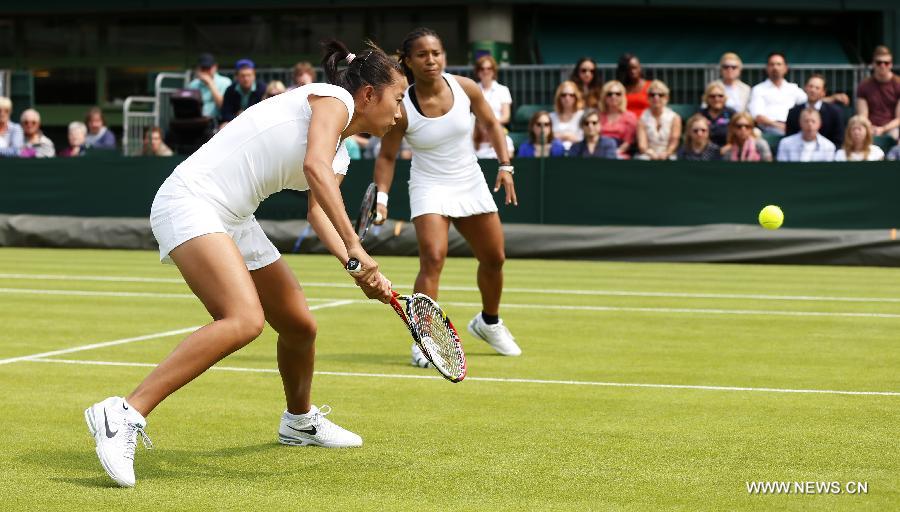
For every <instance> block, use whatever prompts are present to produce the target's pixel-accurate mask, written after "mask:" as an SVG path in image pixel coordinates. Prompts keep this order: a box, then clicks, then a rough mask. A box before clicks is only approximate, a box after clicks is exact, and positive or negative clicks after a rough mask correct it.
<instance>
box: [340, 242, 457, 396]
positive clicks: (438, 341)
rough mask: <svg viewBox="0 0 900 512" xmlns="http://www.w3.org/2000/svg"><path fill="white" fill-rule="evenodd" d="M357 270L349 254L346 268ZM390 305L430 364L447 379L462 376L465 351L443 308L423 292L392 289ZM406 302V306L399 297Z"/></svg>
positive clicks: (455, 378) (453, 380) (355, 262)
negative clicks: (405, 291) (405, 293)
mask: <svg viewBox="0 0 900 512" xmlns="http://www.w3.org/2000/svg"><path fill="white" fill-rule="evenodd" d="M359 270H360V265H359V260H357V259H356V258H350V261H348V262H347V271H348V272H350V273H353V272H358V271H359ZM393 295H394V296H393V297H391V307H392V308H394V311H396V312H397V315H399V316H400V318H401V319H403V322H404V323H405V324H406V327H407V328H408V329H409V333H410V334H412V338H413V341H414V342H415V343H416V345H418V346H419V350H421V351H422V353H423V354H425V357H426V358H428V360H429V361H430V362H431V365H432V366H434V368H435V369H436V370H437V371H438V372H440V374H441V375H442V376H443V377H444V378H445V379H447V380H449V381H450V382H460V381H461V380H463V379H465V378H466V371H467V367H466V354H465V352H463V347H462V342H461V341H460V339H459V333H458V332H456V327H453V323H452V322H451V321H450V318H448V317H447V314H446V313H444V310H443V309H441V307H440V306H439V305H438V303H437V302H435V301H434V300H433V299H432V298H431V297H429V296H427V295H425V294H424V293H414V294H412V296H409V295H400V294H399V293H397V292H393ZM401 300H402V301H403V302H405V303H406V308H405V309H404V307H403V306H402V305H401V304H400V301H401Z"/></svg>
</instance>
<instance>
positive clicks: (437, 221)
mask: <svg viewBox="0 0 900 512" xmlns="http://www.w3.org/2000/svg"><path fill="white" fill-rule="evenodd" d="M400 64H401V65H402V66H403V69H404V71H405V73H406V78H407V80H409V82H410V83H411V84H412V85H410V87H409V89H407V91H406V96H405V97H404V99H403V105H402V109H403V116H402V118H401V119H400V121H398V123H397V126H396V127H394V129H393V130H391V131H390V132H389V133H388V134H387V135H386V136H385V137H384V139H382V141H381V151H380V153H379V155H378V159H377V160H376V162H375V183H376V184H377V186H378V191H379V194H378V195H379V200H378V203H379V204H378V213H379V214H380V221H381V222H384V219H386V218H387V199H388V191H389V190H390V188H391V183H392V181H393V179H394V165H395V160H396V155H397V152H398V151H399V150H400V143H401V141H402V139H403V137H404V136H405V137H406V140H407V142H408V143H409V144H410V146H411V147H412V153H413V156H412V164H411V169H410V180H409V201H410V210H411V216H412V221H413V224H414V225H415V227H416V238H417V239H418V243H419V274H418V276H417V277H416V283H415V291H416V292H420V293H424V294H426V295H428V296H430V297H432V298H437V296H438V288H439V282H440V278H441V270H442V269H443V267H444V261H445V260H446V258H447V242H448V232H449V229H450V223H451V222H452V223H453V225H454V226H456V229H457V231H459V233H460V234H461V235H462V236H463V237H464V238H465V239H466V241H467V242H468V243H469V247H471V248H472V252H473V253H474V254H475V258H476V259H477V260H478V289H479V290H480V291H481V303H482V311H481V312H480V313H478V314H476V315H475V317H474V318H473V319H472V321H471V322H469V331H470V332H471V333H472V334H474V335H475V336H477V337H479V338H481V339H482V340H484V341H486V342H487V343H488V344H490V346H491V347H493V348H494V350H496V351H497V352H499V353H500V354H503V355H507V356H517V355H519V354H521V353H522V351H521V349H519V346H518V345H517V344H516V341H515V339H514V338H513V336H512V334H510V332H509V330H508V329H507V328H506V326H505V325H504V324H503V320H501V319H500V296H501V294H502V292H503V263H504V261H505V259H506V254H505V251H504V247H503V227H502V226H501V224H500V216H499V215H498V214H497V205H496V203H494V199H493V197H492V196H491V191H490V190H488V186H487V182H486V181H485V178H484V174H483V173H482V171H481V167H480V166H479V165H478V159H477V158H476V157H475V149H474V147H473V145H472V127H473V124H472V114H473V113H474V114H475V118H476V121H477V122H478V123H481V124H482V126H484V127H486V128H487V132H488V134H489V136H490V141H491V145H492V146H493V147H494V150H495V151H496V152H497V157H498V160H499V162H500V167H499V170H498V172H497V180H496V182H495V183H494V192H497V191H498V190H500V187H501V186H502V187H503V188H504V189H505V192H506V204H510V203H512V204H518V203H517V201H516V191H515V187H514V185H513V167H512V165H510V160H509V158H510V157H509V152H508V151H507V148H506V137H505V134H504V133H503V128H502V127H501V125H500V123H499V121H497V118H496V117H495V116H494V113H493V111H492V110H491V107H490V105H489V104H488V103H487V101H486V100H485V99H484V95H483V94H482V92H481V89H480V88H479V87H478V84H476V83H475V82H474V81H472V80H470V79H468V78H465V77H461V76H454V75H450V74H447V73H444V66H445V64H446V60H445V54H444V47H443V44H442V43H441V39H440V37H439V36H438V35H437V33H435V32H434V31H433V30H431V29H427V28H418V29H416V30H413V31H412V32H410V33H409V34H407V36H406V38H405V39H404V41H403V45H402V48H401V50H400ZM412 364H413V365H415V366H421V367H426V366H428V364H429V363H428V360H427V359H426V358H425V357H424V356H423V355H422V353H421V351H420V350H419V348H418V347H417V346H416V345H415V344H413V345H412Z"/></svg>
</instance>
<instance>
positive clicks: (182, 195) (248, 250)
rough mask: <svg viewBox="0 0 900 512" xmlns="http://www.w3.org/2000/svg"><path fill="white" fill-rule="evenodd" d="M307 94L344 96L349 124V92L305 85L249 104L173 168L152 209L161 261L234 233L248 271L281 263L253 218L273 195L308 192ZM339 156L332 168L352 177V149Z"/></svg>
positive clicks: (342, 148)
mask: <svg viewBox="0 0 900 512" xmlns="http://www.w3.org/2000/svg"><path fill="white" fill-rule="evenodd" d="M309 96H330V97H334V98H338V99H339V100H341V101H342V102H343V103H344V104H345V105H346V107H347V112H348V113H349V115H348V117H347V124H349V123H350V119H351V118H352V117H353V96H351V95H350V93H349V92H347V91H346V90H345V89H344V88H342V87H338V86H336V85H331V84H323V83H316V84H310V85H305V86H303V87H299V88H297V89H293V90H290V91H288V92H286V93H283V94H279V95H278V96H273V97H272V98H269V99H267V100H265V101H262V102H260V103H257V104H256V105H253V106H251V107H250V108H248V109H247V110H245V111H244V112H243V113H242V114H241V115H240V116H238V117H237V118H236V119H235V120H234V121H232V122H230V123H228V125H227V126H225V128H223V129H222V131H220V132H219V133H217V134H216V135H215V136H214V137H213V138H212V139H210V141H209V142H207V143H206V144H204V145H203V146H202V147H201V148H200V149H199V150H197V152H195V153H194V154H193V155H191V156H190V157H188V158H187V159H186V160H185V161H184V162H182V163H181V164H180V165H179V166H178V167H176V168H175V171H174V172H173V173H172V175H171V176H169V177H168V178H167V179H166V181H165V182H164V183H163V184H162V187H160V189H159V192H157V194H156V198H154V200H153V206H152V207H151V209H150V227H151V228H152V229H153V235H154V236H155V237H156V240H157V241H158V242H159V255H160V260H161V261H163V262H164V263H171V259H170V258H169V252H171V251H172V249H174V248H176V247H178V246H179V245H181V244H183V243H184V242H186V241H188V240H190V239H192V238H196V237H198V236H201V235H205V234H209V233H228V234H229V235H230V236H231V238H233V239H234V241H235V243H236V244H237V246H238V249H239V250H240V252H241V255H242V256H243V258H244V262H245V263H246V264H247V268H248V269H249V270H256V269H259V268H262V267H265V266H266V265H269V264H271V263H273V262H275V261H276V260H277V259H278V258H279V257H280V254H279V252H278V249H276V248H275V246H274V245H273V244H272V242H271V241H269V239H268V238H267V237H266V235H265V233H263V230H262V228H261V227H260V225H259V223H258V222H257V221H256V218H255V217H254V216H253V212H255V211H256V209H257V207H259V204H260V203H261V202H262V201H263V200H264V199H265V198H267V197H269V196H270V195H272V194H274V193H275V192H278V191H280V190H283V189H291V190H301V191H302V190H308V189H309V185H308V184H307V182H306V175H305V174H304V173H303V160H304V158H306V144H307V132H308V130H309V121H310V118H311V117H312V109H311V108H310V106H309V101H308V98H309ZM344 128H346V126H345V127H344ZM335 152H336V154H335V158H334V161H333V164H332V167H333V169H334V171H335V173H339V174H346V173H347V167H348V166H349V165H350V156H349V154H348V153H347V149H346V147H345V146H344V145H343V144H341V143H340V142H339V143H338V145H337V147H336V148H335Z"/></svg>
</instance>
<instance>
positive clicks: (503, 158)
mask: <svg viewBox="0 0 900 512" xmlns="http://www.w3.org/2000/svg"><path fill="white" fill-rule="evenodd" d="M454 78H455V79H456V81H457V82H459V85H461V86H462V88H463V90H464V91H465V92H466V96H468V97H469V101H470V102H471V103H472V113H473V114H475V119H477V120H478V122H479V123H481V125H482V126H484V127H486V128H487V130H488V135H489V136H490V137H491V146H493V147H494V151H495V152H496V153H497V161H498V162H500V169H501V170H498V171H497V181H496V183H494V192H496V191H498V190H500V187H501V186H503V188H504V189H505V190H506V204H510V203H511V204H514V205H516V206H518V204H519V200H518V198H516V186H515V184H514V182H513V176H512V175H513V173H512V166H511V165H509V164H510V156H509V148H507V147H506V134H505V133H504V132H503V126H502V125H501V124H500V121H498V120H497V117H496V116H495V115H494V111H493V110H491V106H490V105H489V104H488V102H487V100H486V99H484V94H483V93H482V92H481V89H480V88H479V87H478V84H476V83H475V82H473V81H472V79H470V78H466V77H464V76H454ZM503 169H508V170H506V171H504V170H503Z"/></svg>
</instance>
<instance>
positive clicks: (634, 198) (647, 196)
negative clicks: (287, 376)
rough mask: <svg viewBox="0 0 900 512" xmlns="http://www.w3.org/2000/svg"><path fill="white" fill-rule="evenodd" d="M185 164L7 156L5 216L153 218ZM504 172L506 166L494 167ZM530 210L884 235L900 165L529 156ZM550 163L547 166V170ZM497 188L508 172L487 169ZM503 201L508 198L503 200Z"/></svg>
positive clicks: (355, 171) (626, 221) (516, 211)
mask: <svg viewBox="0 0 900 512" xmlns="http://www.w3.org/2000/svg"><path fill="white" fill-rule="evenodd" d="M180 160H181V159H180V158H177V157H176V158H125V157H120V156H117V155H111V154H103V155H96V156H93V157H91V156H88V157H85V158H82V159H75V160H66V159H55V160H13V159H9V160H0V183H3V186H2V187H0V213H6V214H17V213H30V214H44V215H75V216H90V217H148V216H149V212H150V204H151V202H152V200H153V196H154V194H155V193H156V190H157V188H158V187H159V185H160V184H161V183H162V181H163V180H164V179H165V178H166V176H168V175H169V174H170V173H171V172H172V169H174V168H175V166H176V165H177V164H178V163H179V162H180ZM483 164H484V165H483V167H484V168H486V169H493V168H494V166H495V165H496V164H495V163H492V162H488V161H485V162H483ZM515 164H516V174H515V178H516V189H517V192H518V196H519V206H518V207H512V206H502V205H501V207H500V213H501V215H502V217H503V219H504V221H506V222H514V223H544V224H572V225H623V226H690V225H699V224H718V223H737V224H752V223H755V222H756V215H757V213H758V212H759V210H760V208H762V207H763V206H764V205H766V204H778V205H781V206H782V208H783V209H784V210H785V215H786V221H785V226H786V227H803V228H829V229H880V228H886V229H890V228H894V227H897V226H900V200H898V198H897V193H896V191H897V190H900V163H897V162H878V163H856V164H854V163H832V164H785V163H773V164H740V163H728V162H700V163H688V162H661V163H657V162H622V161H603V160H575V159H548V160H544V161H543V162H542V161H540V160H532V159H518V160H516V161H515ZM542 164H543V168H542ZM372 166H373V162H372V161H366V160H362V161H355V162H353V165H352V166H351V169H350V173H349V175H348V177H347V180H346V181H345V184H344V187H343V193H344V197H345V198H346V200H347V202H348V203H349V205H350V208H349V209H350V210H351V211H352V212H355V210H356V208H357V204H358V201H359V200H360V198H361V197H362V193H363V190H364V189H365V187H366V185H367V184H368V183H369V182H370V181H371V176H372ZM486 174H487V177H488V180H489V183H491V184H493V179H494V177H495V176H496V174H495V172H494V171H493V170H491V171H489V172H487V173H486ZM408 177H409V163H408V162H400V163H399V164H398V169H397V174H396V177H395V179H394V186H393V189H392V190H391V210H390V214H391V215H390V216H391V217H392V218H398V219H405V218H408V216H409V208H408V206H409V201H408V195H407V189H406V182H407V180H408ZM495 198H497V200H498V202H502V194H501V193H497V194H495ZM305 212H306V198H305V195H304V194H302V193H298V192H291V191H285V192H282V193H279V194H275V195H274V196H272V197H270V198H269V199H268V200H266V201H265V202H264V203H263V205H262V206H261V207H260V209H259V211H258V212H257V216H258V217H259V218H264V219H296V218H303V217H304V216H305Z"/></svg>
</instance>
